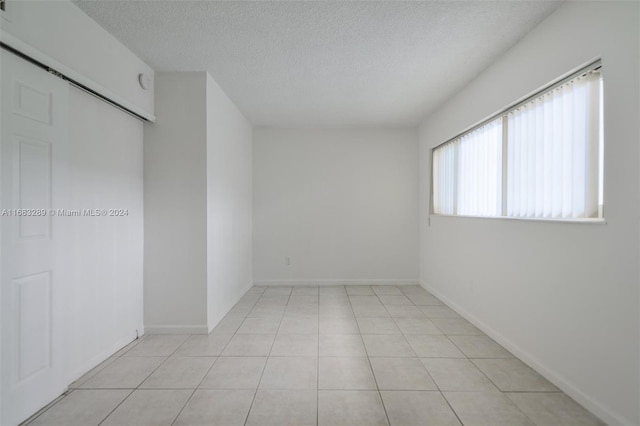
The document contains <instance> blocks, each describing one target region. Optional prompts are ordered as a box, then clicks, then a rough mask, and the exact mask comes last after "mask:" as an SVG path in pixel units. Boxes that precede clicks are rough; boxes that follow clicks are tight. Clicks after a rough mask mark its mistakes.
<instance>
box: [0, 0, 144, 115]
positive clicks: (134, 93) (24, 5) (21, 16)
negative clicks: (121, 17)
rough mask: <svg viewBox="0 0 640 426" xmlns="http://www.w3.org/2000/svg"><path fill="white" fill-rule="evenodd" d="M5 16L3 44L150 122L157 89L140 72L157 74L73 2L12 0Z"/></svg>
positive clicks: (64, 0)
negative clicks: (140, 81)
mask: <svg viewBox="0 0 640 426" xmlns="http://www.w3.org/2000/svg"><path fill="white" fill-rule="evenodd" d="M6 7H7V11H6V12H2V18H1V19H0V26H1V27H2V31H1V32H0V34H1V37H2V41H3V42H4V43H7V44H8V45H10V46H11V47H14V48H16V49H18V50H20V51H22V52H23V53H25V54H28V55H30V56H32V57H34V58H36V59H37V60H39V61H41V62H43V63H45V64H46V65H48V66H50V67H53V68H55V69H57V70H58V71H60V72H62V73H63V74H66V75H68V76H69V77H72V78H74V79H75V80H77V81H79V82H80V83H82V84H85V85H86V86H88V87H90V88H91V89H93V90H95V91H97V92H99V93H101V94H103V95H105V96H108V97H110V98H112V99H114V100H116V101H118V102H119V103H121V104H122V105H123V106H125V107H127V108H129V109H131V110H133V111H134V112H136V113H138V114H140V115H142V116H144V117H145V118H148V119H153V113H154V108H153V88H151V89H149V90H143V89H142V88H141V87H140V85H139V84H138V74H140V73H145V74H146V75H148V76H150V77H151V79H152V81H153V70H152V69H151V68H150V67H149V66H148V65H146V64H145V63H144V62H142V61H141V60H140V59H139V58H138V57H137V56H135V55H134V54H133V53H131V51H130V50H129V49H127V48H126V47H125V46H124V45H123V44H122V43H120V42H119V41H118V40H117V39H116V38H115V37H113V36H112V35H111V34H109V33H108V32H107V31H105V30H104V29H103V28H102V27H101V26H100V25H98V24H97V23H96V22H95V21H94V20H92V19H91V18H89V17H88V16H87V15H86V14H85V13H84V12H82V11H81V10H80V9H78V8H77V7H76V6H75V5H74V4H73V3H71V2H70V1H67V0H56V1H20V0H17V1H8V2H7V3H6Z"/></svg>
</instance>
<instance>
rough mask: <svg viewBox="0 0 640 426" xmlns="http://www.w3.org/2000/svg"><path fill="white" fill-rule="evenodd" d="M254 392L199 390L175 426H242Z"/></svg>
mask: <svg viewBox="0 0 640 426" xmlns="http://www.w3.org/2000/svg"><path fill="white" fill-rule="evenodd" d="M254 394H255V391H253V390H203V389H199V390H197V391H196V392H195V393H194V394H193V396H192V397H191V399H190V400H189V402H188V403H187V405H186V406H185V407H184V410H182V412H181V413H180V415H179V416H178V418H177V419H176V422H175V423H174V425H175V426H194V425H224V426H242V425H244V422H245V420H246V418H247V414H248V413H249V408H250V407H251V402H252V401H253V396H254Z"/></svg>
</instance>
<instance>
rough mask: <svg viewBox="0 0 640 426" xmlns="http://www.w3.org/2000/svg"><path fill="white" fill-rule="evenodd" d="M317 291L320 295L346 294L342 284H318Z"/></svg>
mask: <svg viewBox="0 0 640 426" xmlns="http://www.w3.org/2000/svg"><path fill="white" fill-rule="evenodd" d="M318 291H319V292H320V297H321V298H322V296H346V295H347V290H346V288H345V286H343V285H336V286H332V285H329V286H319V288H318Z"/></svg>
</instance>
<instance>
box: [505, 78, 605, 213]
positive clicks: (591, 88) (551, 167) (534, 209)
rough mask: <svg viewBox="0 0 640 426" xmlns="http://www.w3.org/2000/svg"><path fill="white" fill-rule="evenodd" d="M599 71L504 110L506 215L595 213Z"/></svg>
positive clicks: (596, 201) (596, 197)
mask: <svg viewBox="0 0 640 426" xmlns="http://www.w3.org/2000/svg"><path fill="white" fill-rule="evenodd" d="M600 84H601V81H600V73H588V74H586V75H583V76H580V77H577V78H576V79H574V80H571V81H569V82H568V83H566V84H563V85H562V86H559V87H556V88H555V89H553V90H551V91H549V92H547V93H545V94H543V95H542V96H540V97H538V98H536V99H534V100H532V101H531V102H528V103H526V104H524V105H522V106H520V107H519V108H516V109H515V110H513V111H511V112H510V113H509V114H508V115H507V119H508V124H507V128H508V137H507V144H508V148H507V152H508V153H509V154H508V159H507V174H508V176H507V215H508V216H515V217H544V218H585V217H593V216H596V215H597V213H598V163H599V162H598V152H599V139H600V138H599V135H600V130H599V126H600V120H599V117H598V116H599V113H600Z"/></svg>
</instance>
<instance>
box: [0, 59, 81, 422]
mask: <svg viewBox="0 0 640 426" xmlns="http://www.w3.org/2000/svg"><path fill="white" fill-rule="evenodd" d="M0 54H1V57H0V73H1V74H0V76H1V79H2V86H1V90H2V92H1V93H2V96H1V98H2V101H1V108H2V109H1V111H0V116H1V123H0V125H1V137H2V143H1V149H0V177H1V196H0V209H1V210H2V214H3V215H2V217H1V218H0V219H1V226H0V232H1V234H0V239H1V244H0V249H1V250H2V252H1V259H2V261H1V265H0V268H1V269H0V276H1V280H2V281H1V284H2V288H1V292H0V298H1V299H0V305H1V308H2V313H1V320H2V324H1V331H2V335H1V337H2V338H1V342H2V343H1V344H2V346H1V354H2V359H1V368H2V379H1V386H2V387H1V393H0V396H1V399H2V409H1V416H2V418H1V419H0V423H1V424H2V425H14V424H17V423H19V422H21V421H22V420H24V419H25V418H27V417H29V416H30V415H31V414H33V413H34V412H35V411H37V410H38V409H40V408H41V407H42V406H43V405H45V404H47V403H48V402H50V401H51V400H52V399H54V398H55V397H57V396H58V395H60V394H61V393H62V392H63V391H64V389H65V387H66V385H67V383H66V378H65V373H64V366H63V359H62V350H63V348H64V328H65V327H64V324H63V318H64V312H63V311H64V306H65V302H64V295H65V288H64V286H65V280H64V278H63V277H62V274H61V273H60V270H59V268H56V264H57V260H56V256H57V255H59V254H60V253H57V250H56V246H57V244H58V241H59V239H60V238H59V237H60V235H59V233H57V222H56V218H55V217H53V216H52V215H51V214H50V210H51V209H56V208H64V204H63V203H64V197H65V193H64V192H65V170H66V168H67V167H66V161H67V157H68V155H67V144H68V142H67V139H68V138H67V132H68V116H67V109H68V102H69V101H68V92H69V86H68V83H66V82H65V81H63V80H62V79H60V78H57V77H55V76H53V75H51V74H49V73H47V72H46V71H44V70H42V69H40V68H38V67H36V66H35V65H33V64H30V63H29V62H27V61H25V60H23V59H21V58H19V57H17V56H15V55H13V54H11V53H9V52H6V51H4V50H3V51H2V52H0Z"/></svg>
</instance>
